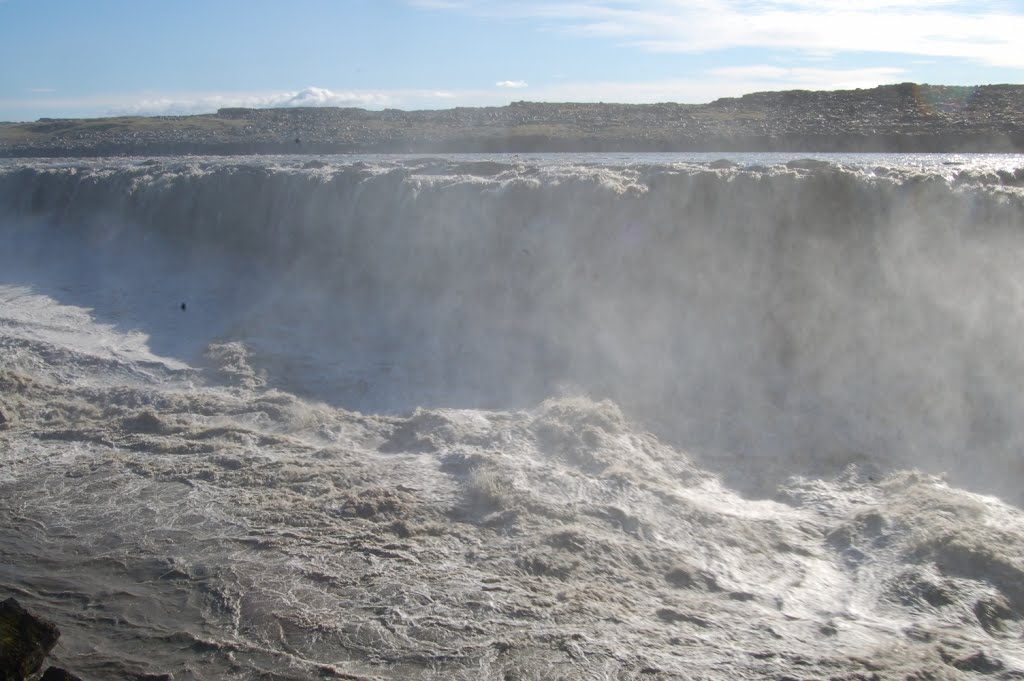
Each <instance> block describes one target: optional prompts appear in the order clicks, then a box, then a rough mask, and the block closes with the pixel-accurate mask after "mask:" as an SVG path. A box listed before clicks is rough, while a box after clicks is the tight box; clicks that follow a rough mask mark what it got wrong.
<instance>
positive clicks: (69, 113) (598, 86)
mask: <svg viewBox="0 0 1024 681" xmlns="http://www.w3.org/2000/svg"><path fill="white" fill-rule="evenodd" d="M903 76H904V72H903V71H902V70H900V69H898V68H891V67H880V68H866V69H826V68H787V67H784V66H778V65H772V64H752V65H747V66H730V67H722V68H717V69H712V70H710V71H707V72H706V73H704V74H701V75H700V76H696V77H691V78H673V79H662V80H649V81H637V82H625V81H573V80H569V79H557V80H553V81H552V82H551V83H549V84H546V85H540V86H532V87H530V89H529V91H528V92H529V99H531V100H533V101H538V102H599V101H600V102H623V103H631V102H633V103H636V102H682V103H687V104H699V103H703V102H709V101H711V100H713V99H717V98H719V97H736V96H739V95H743V94H746V93H749V92H757V91H763V90H791V89H805V90H831V89H838V88H856V87H874V86H875V85H879V84H882V83H892V82H898V81H900V80H903V79H904V78H903ZM513 98H515V99H521V98H522V96H521V95H520V94H519V93H518V92H515V93H513V92H510V91H508V90H505V89H503V88H486V89H478V90H408V89H406V90H400V89H396V90H380V91H353V92H335V91H332V90H328V89H325V88H306V89H304V90H297V91H288V92H276V93H275V92H271V93H197V94H182V93H176V94H166V95H157V94H149V95H135V96H133V95H124V94H120V95H109V96H90V97H83V98H77V99H76V98H70V97H63V98H55V97H46V96H37V97H35V98H32V99H2V98H0V112H2V113H0V119H3V118H10V119H11V120H25V117H26V116H24V115H22V112H24V113H25V114H27V115H29V116H31V117H32V118H36V117H38V116H58V117H80V116H86V117H91V116H111V115H178V114H197V113H211V112H213V111H216V110H217V109H218V108H221V107H234V106H242V107H253V108H265V107H283V106H357V107H360V108H371V109H379V108H384V107H393V108H399V109H447V108H451V107H454V106H503V105H505V104H508V103H509V102H510V101H511V100H512V99H513ZM29 112H31V113H29ZM12 116H13V118H11V117H12Z"/></svg>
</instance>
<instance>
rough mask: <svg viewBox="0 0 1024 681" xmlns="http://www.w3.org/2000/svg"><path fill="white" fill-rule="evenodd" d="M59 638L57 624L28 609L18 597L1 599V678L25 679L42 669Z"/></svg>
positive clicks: (13, 680)
mask: <svg viewBox="0 0 1024 681" xmlns="http://www.w3.org/2000/svg"><path fill="white" fill-rule="evenodd" d="M58 638H60V632H59V631H58V630H57V627H56V626H55V625H54V624H52V623H50V622H47V621H46V620H44V619H40V618H39V617H36V616H35V615H33V614H32V613H30V612H29V611H27V610H25V608H23V607H22V606H21V604H20V603H18V601H16V600H14V599H13V598H8V599H7V600H5V601H3V602H0V681H22V680H23V679H27V678H30V677H32V676H33V675H34V674H37V673H39V669H40V668H41V667H42V666H43V660H45V659H46V656H47V655H49V654H50V651H51V650H52V649H53V646H54V645H56V644H57V639H58Z"/></svg>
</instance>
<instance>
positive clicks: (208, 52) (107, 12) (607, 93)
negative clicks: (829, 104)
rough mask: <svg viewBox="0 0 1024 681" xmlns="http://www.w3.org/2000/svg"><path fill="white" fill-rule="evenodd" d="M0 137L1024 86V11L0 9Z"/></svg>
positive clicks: (954, 5) (497, 1) (688, 4)
mask: <svg viewBox="0 0 1024 681" xmlns="http://www.w3.org/2000/svg"><path fill="white" fill-rule="evenodd" d="M0 64H2V65H3V66H2V67H0V121H28V120H36V119H38V118H41V117H54V118H60V117H94V116H114V115H126V114H145V115H161V114H192V113H206V112H213V111H216V110H217V109H218V108H219V107H222V106H250V107H271V106H357V107H362V108H367V109H383V108H397V109H449V108H452V107H456V106H502V105H505V104H508V103H509V102H513V101H520V100H526V101H548V102H551V101H576V102H599V101H602V102H666V101H673V102H683V103H703V102H709V101H712V100H714V99H717V98H719V97H734V96H739V95H742V94H745V93H748V92H757V91H763V90H790V89H809V90H818V89H850V88H857V87H874V86H876V85H881V84H886V83H900V82H907V81H913V82H917V83H932V84H941V85H984V84H990V83H1024V0H1008V1H1002V2H984V1H979V2H955V1H944V0H765V1H760V2H759V1H755V0H289V1H288V2H284V1H282V0H89V1H88V2H87V1H85V0H0Z"/></svg>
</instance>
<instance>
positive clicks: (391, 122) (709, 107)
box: [0, 83, 1024, 157]
mask: <svg viewBox="0 0 1024 681" xmlns="http://www.w3.org/2000/svg"><path fill="white" fill-rule="evenodd" d="M588 151H599V152H612V151H621V152H648V151H655V152H673V151H807V152H821V151H848V152H858V151H889V152H1020V151H1024V85H984V86H955V87H954V86H939V85H917V84H915V83H901V84H898V85H883V86H879V87H876V88H871V89H865V90H861V89H858V90H844V91H806V90H791V91H786V92H758V93H754V94H748V95H744V96H742V97H731V98H724V99H718V100H716V101H714V102H711V103H709V104H676V103H661V104H604V103H599V104H577V103H537V102H514V103H512V104H510V105H508V106H503V107H481V108H465V107H459V108H455V109H445V110H435V111H400V110H397V109H385V110H383V111H366V110H364V109H354V108H287V109H243V108H226V109H221V110H220V111H218V112H217V113H215V114H207V115H200V116H158V117H148V118H144V117H122V118H106V119H40V120H38V121H36V122H35V123H2V124H0V156H8V157H16V156H36V157H38V156H112V155H182V154H225V155H229V154H263V153H266V154H328V153H391V152H397V153H459V152H494V153H498V152H507V153H518V152H588Z"/></svg>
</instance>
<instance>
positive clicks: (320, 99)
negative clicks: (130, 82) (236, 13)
mask: <svg viewBox="0 0 1024 681" xmlns="http://www.w3.org/2000/svg"><path fill="white" fill-rule="evenodd" d="M392 104H393V98H392V96H391V95H389V94H387V93H384V92H372V91H355V92H335V91H333V90H328V89H327V88H320V87H307V88H304V89H302V90H297V91H290V92H271V93H228V94H194V95H189V94H186V95H178V96H174V95H170V96H156V97H152V96H151V97H143V98H141V99H139V100H138V101H135V102H132V103H131V104H129V105H127V106H123V105H122V106H120V107H117V108H115V109H114V111H115V112H116V113H122V114H139V115H172V114H190V113H206V112H212V111H216V110H217V109H219V108H222V107H248V108H253V109H266V108H284V107H297V106H339V107H350V106H351V107H359V108H364V109H381V108H384V107H386V106H391V105H392Z"/></svg>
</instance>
